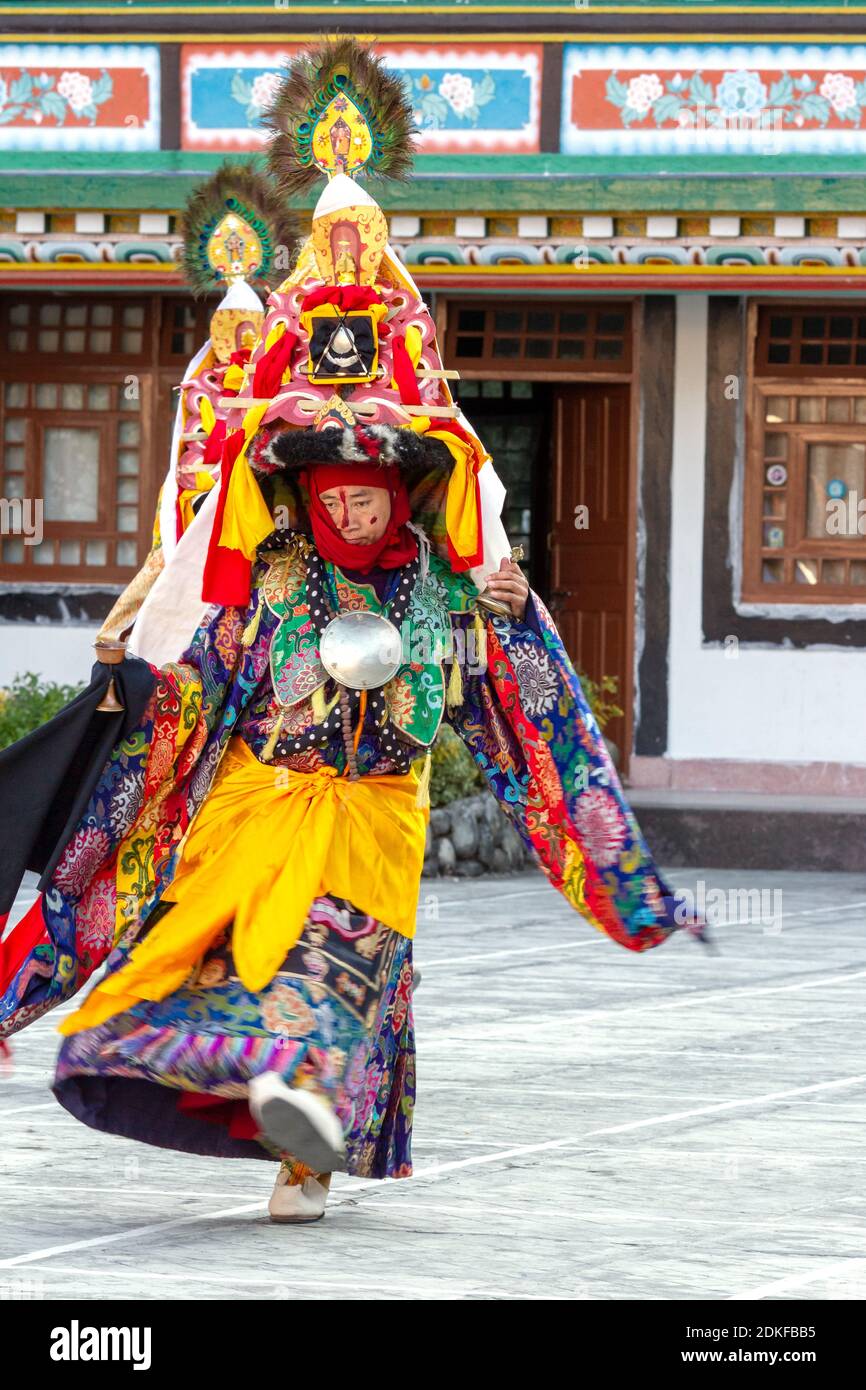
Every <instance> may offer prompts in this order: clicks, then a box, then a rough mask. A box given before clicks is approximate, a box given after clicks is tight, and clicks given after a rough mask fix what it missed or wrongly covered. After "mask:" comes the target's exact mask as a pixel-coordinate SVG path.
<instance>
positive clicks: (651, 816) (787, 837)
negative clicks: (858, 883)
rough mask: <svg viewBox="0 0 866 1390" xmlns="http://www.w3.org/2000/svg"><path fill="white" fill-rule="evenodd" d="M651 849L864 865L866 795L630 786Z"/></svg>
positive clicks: (722, 860)
mask: <svg viewBox="0 0 866 1390" xmlns="http://www.w3.org/2000/svg"><path fill="white" fill-rule="evenodd" d="M626 796H627V797H628V799H629V802H630V803H631V805H632V806H633V808H634V811H635V814H636V815H637V818H638V820H639V821H640V825H641V829H642V830H643V833H644V836H645V837H646V839H647V841H648V843H649V845H650V848H651V849H652V852H653V855H654V857H655V858H656V860H658V861H659V862H661V863H664V864H670V865H672V866H674V867H676V866H687V865H689V864H706V865H707V866H708V867H709V868H717V869H732V868H740V869H811V870H818V869H825V870H842V871H843V872H844V871H847V872H859V873H862V872H864V870H866V797H843V796H839V797H834V796H815V797H803V796H779V795H775V794H768V793H763V792H739V791H737V792H731V791H728V792H701V791H669V790H666V789H659V790H656V789H653V788H647V787H632V788H627V789H626Z"/></svg>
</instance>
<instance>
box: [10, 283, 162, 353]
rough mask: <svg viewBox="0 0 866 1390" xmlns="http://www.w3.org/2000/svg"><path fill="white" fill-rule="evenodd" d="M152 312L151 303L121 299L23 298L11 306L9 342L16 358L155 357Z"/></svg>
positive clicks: (11, 351) (73, 297)
mask: <svg viewBox="0 0 866 1390" xmlns="http://www.w3.org/2000/svg"><path fill="white" fill-rule="evenodd" d="M158 304H159V301H157V307H158ZM152 311H153V306H152V304H151V303H149V302H148V300H146V299H141V300H130V299H126V298H124V297H121V296H118V297H117V298H113V299H100V300H86V299H79V298H78V297H77V296H69V297H67V298H65V299H61V298H43V299H41V300H40V299H37V298H35V297H34V298H30V299H23V300H19V301H17V302H16V303H14V304H8V305H6V306H5V314H4V318H5V323H4V329H5V333H4V341H5V344H6V347H7V349H8V351H9V352H10V354H15V355H21V356H25V355H26V356H28V357H32V356H35V355H39V356H63V357H65V358H67V359H68V360H69V361H70V363H71V362H72V361H73V359H74V357H76V356H78V355H80V354H84V353H86V354H87V356H88V357H89V358H91V360H92V361H93V362H94V363H96V362H99V361H100V360H102V361H112V362H114V361H116V360H117V359H118V358H135V359H140V358H141V357H142V355H143V354H147V356H148V357H150V341H149V333H150V327H151V314H152Z"/></svg>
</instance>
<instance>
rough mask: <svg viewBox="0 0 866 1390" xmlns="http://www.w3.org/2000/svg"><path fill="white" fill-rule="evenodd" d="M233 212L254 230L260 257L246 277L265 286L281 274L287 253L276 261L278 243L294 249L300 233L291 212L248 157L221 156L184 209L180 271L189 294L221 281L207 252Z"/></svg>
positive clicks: (208, 290) (207, 291)
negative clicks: (240, 159)
mask: <svg viewBox="0 0 866 1390" xmlns="http://www.w3.org/2000/svg"><path fill="white" fill-rule="evenodd" d="M231 212H233V213H236V214H237V216H238V217H241V218H243V220H244V221H245V222H247V223H248V224H249V226H250V227H251V228H252V229H253V231H254V232H255V235H256V237H257V238H258V241H259V243H260V245H261V256H260V258H259V263H258V264H257V266H256V269H255V271H254V272H253V273H252V274H250V275H249V276H248V277H246V278H248V279H249V281H250V283H254V282H256V281H258V282H259V283H261V284H264V285H266V286H267V287H268V288H269V289H271V288H273V286H274V285H276V284H279V282H280V281H281V280H283V279H285V276H286V273H287V269H288V266H287V258H286V256H285V255H284V257H283V260H282V262H281V263H280V264H277V263H276V262H277V251H278V248H289V249H290V250H292V251H293V250H294V247H295V244H296V243H297V241H298V239H299V238H300V236H301V235H302V228H301V225H300V222H299V221H298V219H297V217H296V215H295V213H294V212H293V211H292V210H291V208H289V207H288V205H287V203H286V199H285V195H284V194H283V193H282V192H281V191H280V190H279V189H278V188H275V186H274V181H273V179H272V178H271V177H270V176H269V175H268V174H267V173H265V172H264V171H263V170H261V169H259V168H257V167H256V165H255V164H253V163H250V162H244V163H233V162H231V161H230V160H226V161H225V163H223V164H221V165H220V167H219V169H218V170H217V171H216V173H215V174H214V175H213V177H212V178H209V179H207V180H206V181H205V182H204V183H201V184H199V185H198V187H197V188H196V189H195V191H194V192H193V193H192V194H191V195H190V197H189V199H188V201H187V204H186V207H185V209H184V214H183V220H184V256H183V262H184V270H185V272H186V279H187V283H188V284H189V287H190V289H191V290H192V291H193V293H194V294H197V295H205V294H210V293H211V292H212V291H213V290H214V289H215V288H217V287H218V286H219V285H220V283H221V282H222V276H221V274H220V272H219V270H218V269H215V267H214V266H213V264H212V262H211V259H210V258H209V256H208V246H209V243H210V240H211V237H212V235H213V233H214V231H215V230H216V229H217V227H218V226H219V224H220V222H221V221H222V219H223V218H224V217H225V216H226V214H227V213H231Z"/></svg>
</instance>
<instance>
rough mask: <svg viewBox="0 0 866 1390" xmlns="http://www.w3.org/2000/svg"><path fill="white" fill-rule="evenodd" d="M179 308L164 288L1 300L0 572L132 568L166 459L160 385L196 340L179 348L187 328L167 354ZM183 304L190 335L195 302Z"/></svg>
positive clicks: (89, 573)
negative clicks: (156, 292)
mask: <svg viewBox="0 0 866 1390" xmlns="http://www.w3.org/2000/svg"><path fill="white" fill-rule="evenodd" d="M184 306H185V301H183V300H178V299H175V298H173V297H172V298H169V297H168V296H149V297H147V298H144V297H141V296H137V297H134V296H129V297H128V296H125V295H116V296H102V297H98V296H94V297H93V298H91V297H89V296H88V297H85V296H80V295H74V294H64V295H59V294H58V295H36V294H32V295H26V296H23V297H22V298H20V299H16V300H11V299H5V300H0V333H2V338H3V341H4V343H5V345H6V347H7V349H8V351H7V352H6V353H5V354H4V357H3V361H2V365H0V445H2V472H0V478H2V498H0V579H3V580H5V581H7V582H9V581H14V582H19V583H21V584H27V583H34V582H39V583H45V582H54V581H56V582H61V583H85V584H86V583H91V584H117V583H123V582H125V581H126V580H128V579H129V578H131V576H132V575H133V574H134V573H135V571H136V570H137V568H138V566H139V565H140V564H141V562H142V560H143V559H144V556H145V555H146V554H147V551H148V548H149V546H150V539H151V530H152V524H153V513H154V506H155V501H156V493H157V489H158V486H159V483H160V482H161V481H162V477H163V475H164V472H165V467H166V463H167V457H166V450H167V443H168V435H169V426H170V418H169V417H170V412H171V409H172V403H171V400H170V397H169V395H168V393H163V392H158V390H157V387H158V385H159V384H160V383H162V381H164V380H165V379H166V377H167V376H169V377H170V380H172V381H174V382H176V381H178V380H179V379H180V375H181V373H182V371H183V367H184V366H185V365H186V361H187V360H188V357H189V356H191V355H192V351H194V350H195V348H196V347H198V346H200V342H196V343H195V344H194V346H193V348H191V349H190V350H189V352H186V347H187V342H186V338H184V339H183V341H182V342H180V343H179V348H180V352H179V355H178V357H177V358H173V357H172V355H171V354H170V353H169V354H167V355H166V358H165V359H163V357H162V345H163V343H167V342H168V339H169V331H170V329H171V326H172V324H173V323H174V311H175V310H176V309H177V308H179V307H180V308H181V309H184ZM188 313H189V314H190V315H191V316H192V323H193V328H192V333H193V334H195V333H196V332H198V331H199V322H200V320H199V315H198V309H197V308H196V307H194V306H188ZM206 336H207V332H206V328H205V331H204V333H203V337H202V340H203V338H204V337H206ZM181 358H182V362H181V361H180V359H181ZM178 362H180V365H178ZM160 368H161V369H162V370H160ZM157 400H159V402H160V405H159V407H157V405H156V402H157ZM163 416H164V417H165V418H162V417H163Z"/></svg>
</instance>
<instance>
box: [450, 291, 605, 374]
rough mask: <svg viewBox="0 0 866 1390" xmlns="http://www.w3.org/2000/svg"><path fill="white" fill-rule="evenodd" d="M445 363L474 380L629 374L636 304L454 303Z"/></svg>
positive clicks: (451, 311)
mask: <svg viewBox="0 0 866 1390" xmlns="http://www.w3.org/2000/svg"><path fill="white" fill-rule="evenodd" d="M445 360H446V363H447V365H448V366H450V367H456V368H459V370H460V371H461V372H464V373H466V374H471V375H474V376H483V375H485V374H486V375H492V374H494V373H499V374H500V375H501V374H513V373H514V372H515V371H520V373H521V375H525V376H527V377H531V376H533V375H535V376H555V375H558V374H566V373H571V374H573V373H575V372H599V373H601V372H605V373H609V372H623V373H625V372H629V371H630V370H631V305H630V304H618V303H616V304H615V303H611V304H584V303H577V304H576V303H575V302H574V301H573V300H571V301H569V302H567V303H563V302H561V301H558V302H554V303H544V302H540V303H537V302H535V301H532V300H529V301H526V302H523V303H508V304H498V305H497V304H491V303H489V302H488V301H483V300H482V301H477V302H474V303H471V302H470V303H469V304H466V303H463V304H452V305H450V306H449V315H448V330H447V334H446V350H445Z"/></svg>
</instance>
